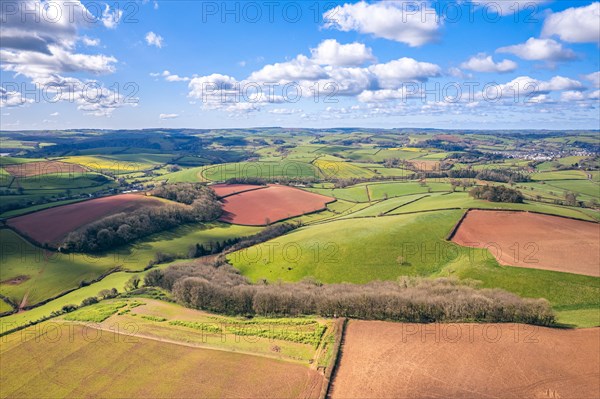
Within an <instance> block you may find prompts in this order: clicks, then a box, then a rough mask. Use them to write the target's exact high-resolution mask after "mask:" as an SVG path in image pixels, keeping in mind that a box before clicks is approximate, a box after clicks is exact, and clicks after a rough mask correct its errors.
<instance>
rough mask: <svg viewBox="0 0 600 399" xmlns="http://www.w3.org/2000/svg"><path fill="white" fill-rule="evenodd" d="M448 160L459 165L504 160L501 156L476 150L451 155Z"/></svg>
mask: <svg viewBox="0 0 600 399" xmlns="http://www.w3.org/2000/svg"><path fill="white" fill-rule="evenodd" d="M448 158H451V159H453V160H455V161H456V162H460V163H475V162H490V161H500V160H502V159H504V158H505V157H504V155H502V154H492V153H490V152H482V151H478V150H469V151H465V152H458V153H453V154H451V155H450V156H449V157H448Z"/></svg>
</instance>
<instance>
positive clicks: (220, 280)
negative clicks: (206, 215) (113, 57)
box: [144, 264, 555, 325]
mask: <svg viewBox="0 0 600 399" xmlns="http://www.w3.org/2000/svg"><path fill="white" fill-rule="evenodd" d="M144 282H145V284H146V285H147V286H156V287H161V288H164V289H167V290H170V291H171V292H172V294H173V296H174V298H175V299H176V300H177V301H178V302H180V303H181V304H183V305H185V306H187V307H191V308H194V309H201V310H207V311H211V312H217V313H223V314H229V315H244V316H254V315H258V316H267V317H288V316H299V315H319V316H323V317H351V318H357V319H369V320H394V321H404V322H449V321H453V322H458V321H485V322H495V323H498V322H517V323H529V324H540V325H551V324H553V323H554V321H555V319H554V315H553V313H552V310H551V308H550V305H549V304H548V302H547V301H546V300H544V299H524V298H520V297H518V296H517V295H514V294H511V293H508V292H506V291H502V290H498V289H477V288H476V287H474V286H470V285H465V284H462V283H461V282H459V281H458V280H455V279H447V278H440V279H422V278H403V279H400V280H399V281H397V282H371V283H369V284H365V285H356V284H330V285H323V284H320V283H318V282H315V281H311V280H304V281H302V282H299V283H277V284H267V283H266V282H262V283H259V284H251V283H250V282H248V280H247V279H246V278H245V277H243V276H241V275H240V274H239V272H238V271H237V270H236V269H234V268H233V267H231V266H230V265H227V264H223V265H220V266H218V267H215V266H213V265H197V264H189V265H176V266H172V267H169V268H167V269H165V270H152V271H150V272H149V273H148V274H147V276H146V278H145V281H144Z"/></svg>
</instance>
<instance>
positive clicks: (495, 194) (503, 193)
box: [469, 186, 524, 204]
mask: <svg viewBox="0 0 600 399" xmlns="http://www.w3.org/2000/svg"><path fill="white" fill-rule="evenodd" d="M469 194H470V195H471V197H473V198H475V199H482V200H486V201H491V202H510V203H516V204H520V203H522V202H523V199H524V197H523V194H522V193H521V192H520V191H519V190H514V189H512V188H508V187H504V186H477V187H474V188H473V189H471V191H469Z"/></svg>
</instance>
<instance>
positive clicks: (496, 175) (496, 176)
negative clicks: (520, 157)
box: [424, 168, 531, 183]
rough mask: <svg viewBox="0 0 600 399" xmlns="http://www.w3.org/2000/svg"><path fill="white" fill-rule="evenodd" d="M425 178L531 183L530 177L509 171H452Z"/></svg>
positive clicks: (430, 174) (440, 172) (429, 173)
mask: <svg viewBox="0 0 600 399" xmlns="http://www.w3.org/2000/svg"><path fill="white" fill-rule="evenodd" d="M424 177H426V178H430V179H432V178H444V177H448V178H450V179H479V180H485V181H493V182H498V183H522V182H528V181H531V178H530V177H529V176H528V175H526V174H524V173H520V172H515V171H513V170H509V169H484V170H474V169H471V168H467V169H450V170H447V171H436V172H425V173H424Z"/></svg>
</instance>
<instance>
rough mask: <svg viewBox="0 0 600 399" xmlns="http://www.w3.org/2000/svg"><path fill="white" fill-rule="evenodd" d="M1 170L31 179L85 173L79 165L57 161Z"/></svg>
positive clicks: (7, 166) (32, 163) (14, 166)
mask: <svg viewBox="0 0 600 399" xmlns="http://www.w3.org/2000/svg"><path fill="white" fill-rule="evenodd" d="M3 168H4V169H5V170H6V171H7V172H8V173H10V174H11V175H13V176H15V177H31V176H39V175H47V174H51V173H60V174H69V173H84V172H86V171H87V170H86V169H85V168H84V167H83V166H81V165H77V164H73V163H66V162H58V161H41V162H27V163H21V164H14V165H6V166H3Z"/></svg>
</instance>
